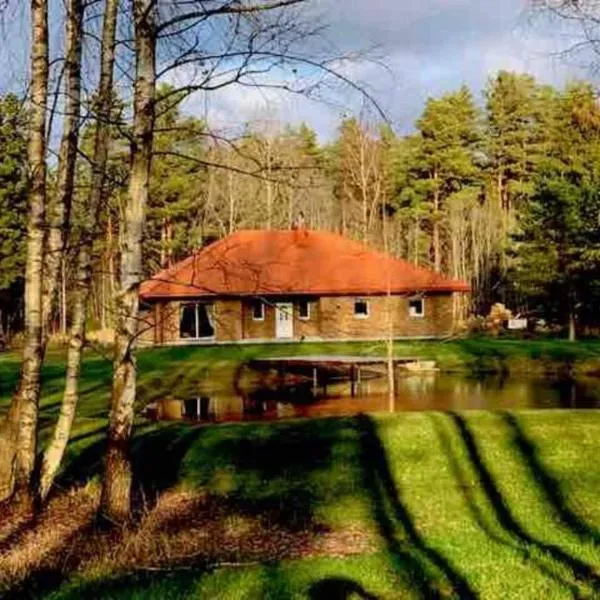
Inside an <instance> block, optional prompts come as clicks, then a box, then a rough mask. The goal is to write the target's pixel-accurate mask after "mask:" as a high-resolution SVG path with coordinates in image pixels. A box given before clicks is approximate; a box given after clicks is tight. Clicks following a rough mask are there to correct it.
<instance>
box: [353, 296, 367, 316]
mask: <svg viewBox="0 0 600 600" xmlns="http://www.w3.org/2000/svg"><path fill="white" fill-rule="evenodd" d="M368 316H369V303H368V302H367V301H366V300H355V301H354V317H355V318H356V319H366V318H367V317H368Z"/></svg>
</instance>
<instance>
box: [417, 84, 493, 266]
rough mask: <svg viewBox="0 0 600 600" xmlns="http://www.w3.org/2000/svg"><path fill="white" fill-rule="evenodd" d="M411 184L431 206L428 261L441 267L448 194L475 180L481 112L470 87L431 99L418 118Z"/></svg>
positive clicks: (478, 171) (462, 191) (474, 185)
mask: <svg viewBox="0 0 600 600" xmlns="http://www.w3.org/2000/svg"><path fill="white" fill-rule="evenodd" d="M417 129H418V135H417V137H416V139H415V145H416V148H415V153H414V159H415V165H414V168H413V169H412V178H413V179H414V180H415V183H414V187H415V189H418V190H419V192H420V193H423V192H424V193H425V194H426V197H427V202H428V204H429V223H430V229H431V260H432V263H433V268H434V270H435V271H438V272H439V271H442V267H443V266H444V265H443V262H444V260H443V257H444V255H445V253H444V248H445V246H446V241H447V240H446V238H447V237H448V232H447V231H445V227H444V210H445V208H446V204H447V202H448V201H449V199H450V197H451V196H452V195H453V194H456V193H457V192H461V193H462V194H464V193H465V189H466V188H473V191H474V193H475V189H477V186H478V184H479V177H480V170H479V167H478V165H477V162H476V157H477V152H478V145H479V141H480V138H481V126H480V115H479V111H478V109H477V107H476V106H475V102H474V100H473V96H472V94H471V92H470V91H469V89H468V88H466V87H464V86H463V87H462V88H461V89H460V90H458V91H457V92H454V93H451V94H447V95H445V96H443V97H442V98H439V99H429V100H428V101H427V104H426V106H425V110H424V112H423V115H422V116H421V118H420V119H419V120H418V122H417Z"/></svg>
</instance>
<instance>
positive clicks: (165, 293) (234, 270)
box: [140, 230, 470, 299]
mask: <svg viewBox="0 0 600 600" xmlns="http://www.w3.org/2000/svg"><path fill="white" fill-rule="evenodd" d="M388 282H389V287H390V289H391V291H392V292H393V293H407V292H432V291H436V292H453V291H460V292H467V291H470V286H469V285H468V284H467V283H465V282H464V281H457V280H452V279H448V278H446V277H443V276H442V275H440V274H438V273H434V272H433V271H430V270H428V269H424V268H420V267H416V266H414V265H412V264H411V263H409V262H407V261H404V260H400V259H396V258H391V257H388V256H386V255H385V254H383V253H381V252H377V251H375V250H372V249H371V248H369V247H367V246H365V245H364V244H361V243H358V242H354V241H352V240H349V239H347V238H344V237H342V236H340V235H337V234H334V233H329V232H325V231H306V230H296V231H239V232H237V233H234V234H232V235H230V236H228V237H226V238H224V239H222V240H220V241H218V242H215V243H214V244H211V245H210V246H207V247H206V248H204V249H203V250H201V251H200V252H198V253H196V254H194V255H193V256H190V257H189V258H187V259H185V260H183V261H181V262H180V263H178V264H176V265H174V266H173V267H171V268H170V269H167V270H165V271H162V272H160V273H158V274H157V275H155V276H154V277H153V278H152V279H150V280H148V281H145V282H144V283H143V284H142V287H141V292H140V293H141V296H142V298H144V299H158V298H185V297H198V296H215V295H218V296H222V295H231V296H259V295H260V296H268V295H285V294H292V295H294V294H296V295H301V294H304V295H310V294H314V295H370V294H373V295H376V294H385V293H387V290H388Z"/></svg>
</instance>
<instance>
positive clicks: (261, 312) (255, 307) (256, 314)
mask: <svg viewBox="0 0 600 600" xmlns="http://www.w3.org/2000/svg"><path fill="white" fill-rule="evenodd" d="M252 320H253V321H264V320H265V305H264V303H263V302H262V300H255V301H254V302H253V303H252Z"/></svg>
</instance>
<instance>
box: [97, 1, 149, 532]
mask: <svg viewBox="0 0 600 600" xmlns="http://www.w3.org/2000/svg"><path fill="white" fill-rule="evenodd" d="M154 5H155V2H154V1H153V0H134V2H133V13H134V25H135V52H136V74H135V90H134V118H133V119H134V120H133V139H132V144H131V173H130V177H129V190H128V195H127V200H126V205H125V215H124V217H125V218H124V222H123V223H122V236H121V238H122V248H121V276H120V282H119V285H120V289H119V290H118V291H117V297H116V311H117V331H116V339H115V359H114V371H113V386H112V398H111V410H110V418H109V431H108V448H107V454H106V466H105V471H104V481H103V487H102V511H103V514H104V515H105V516H106V517H107V518H108V519H110V520H111V521H117V522H119V521H124V520H126V519H127V518H128V517H129V511H130V505H131V500H130V495H131V479H132V474H131V464H130V461H129V455H128V452H129V447H128V445H129V438H130V435H131V431H132V427H133V416H134V411H133V408H134V402H135V397H136V364H135V354H134V353H135V342H136V338H137V325H138V289H139V285H140V283H141V279H142V235H143V230H144V222H145V217H146V206H147V203H148V185H149V178H150V166H151V159H152V142H153V127H154V118H155V105H154V100H155V94H156V64H155V51H156V45H155V44H156V22H155V6H154Z"/></svg>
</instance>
